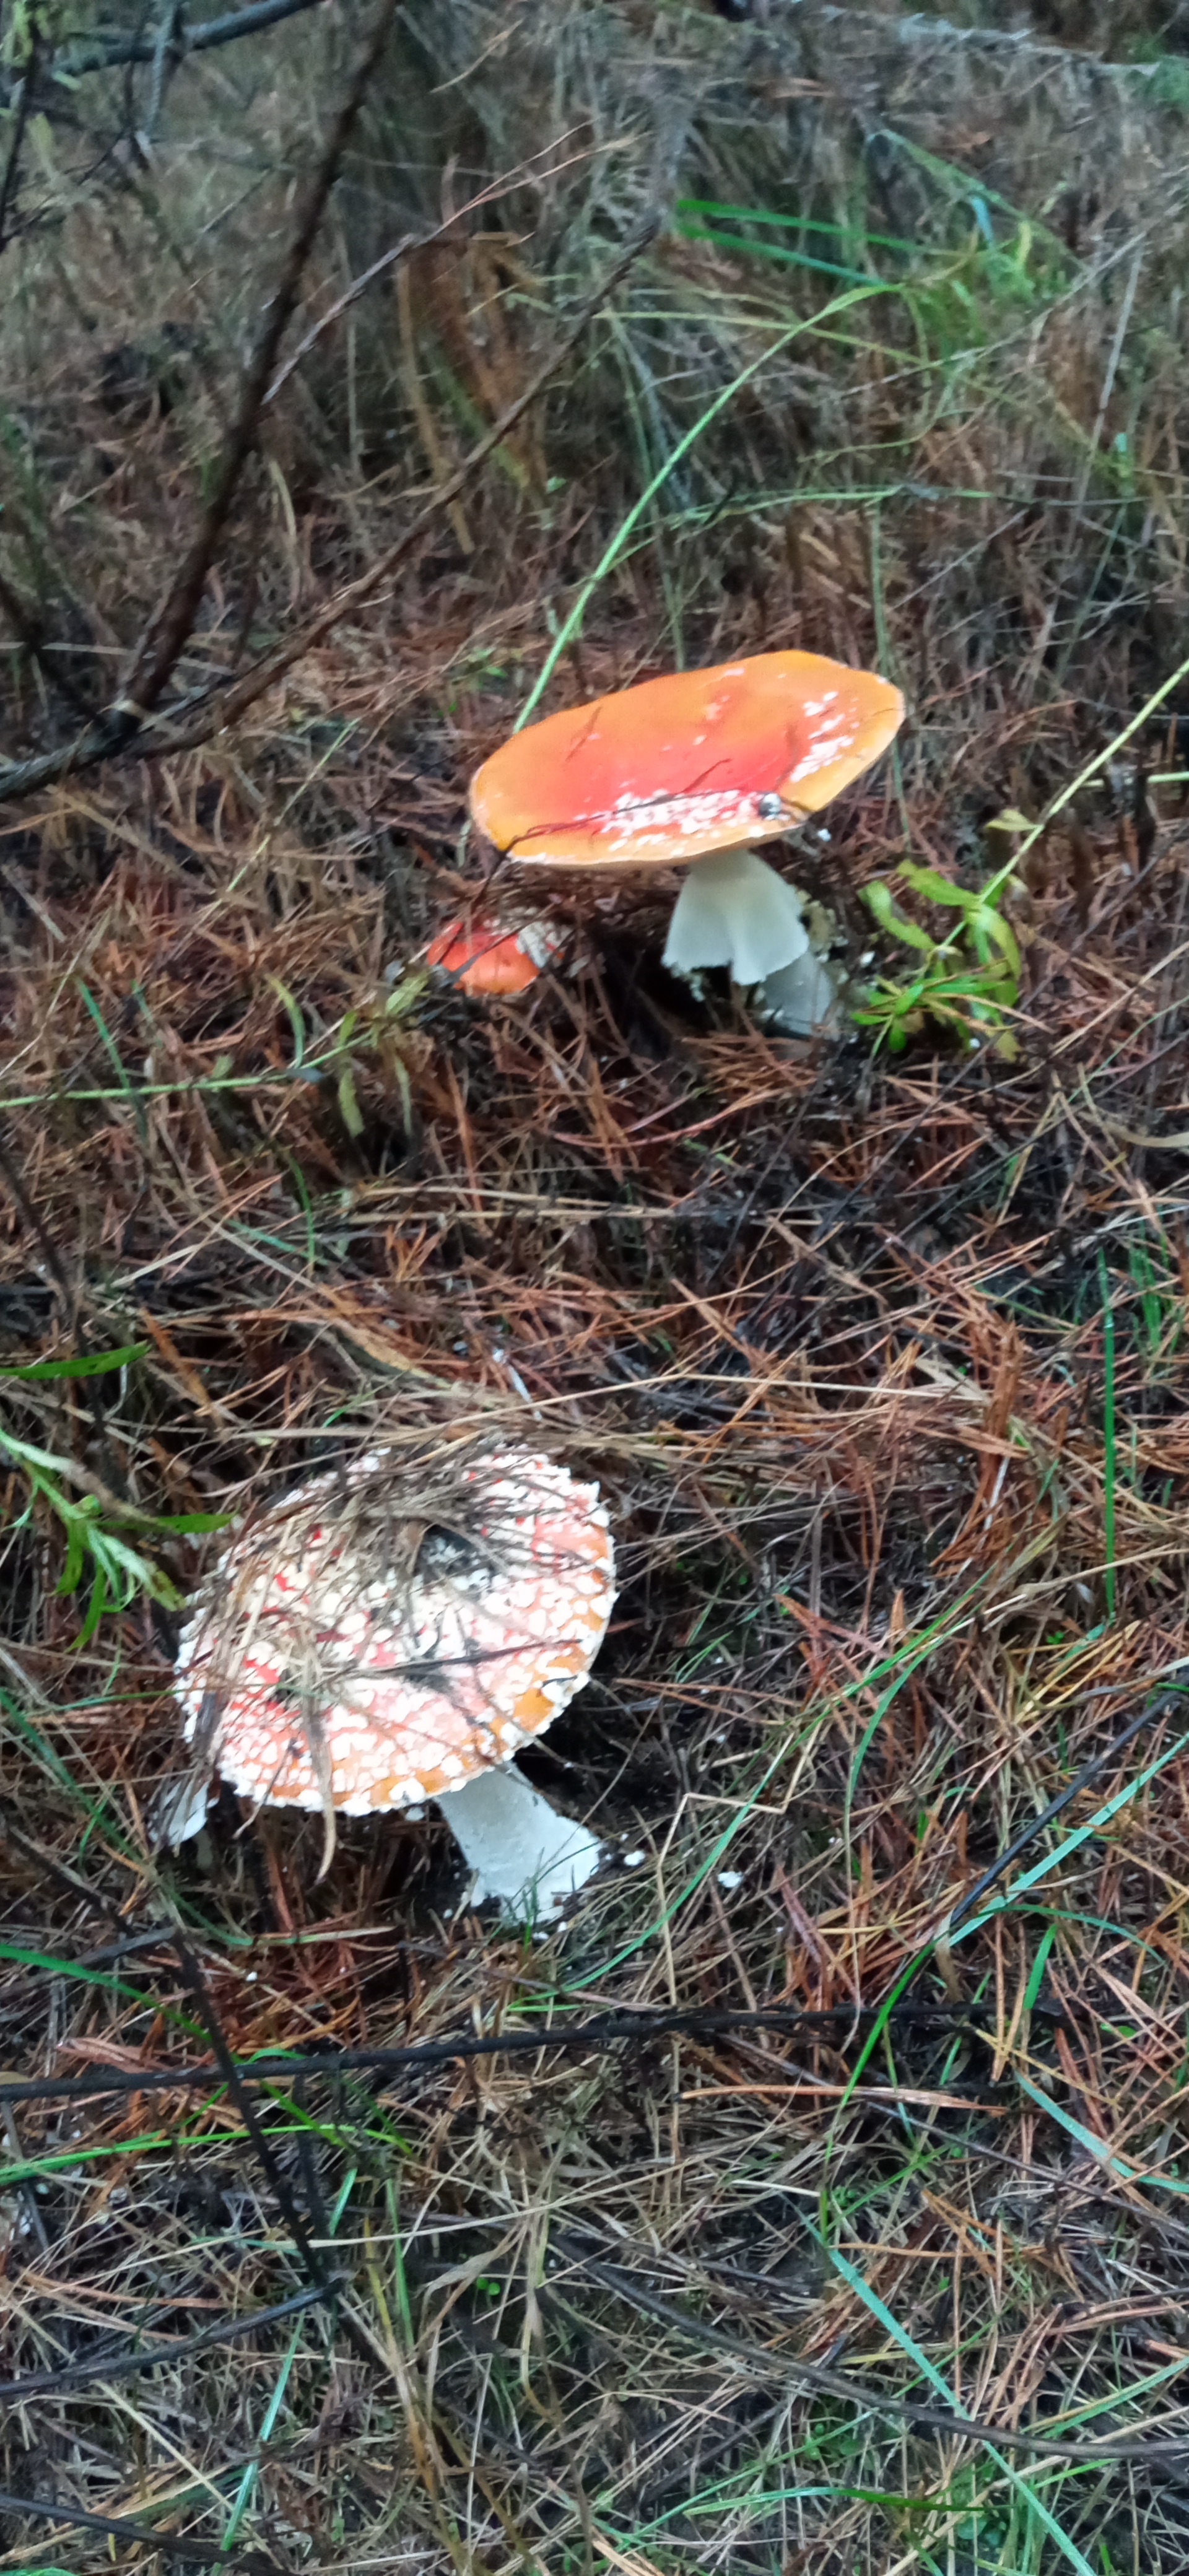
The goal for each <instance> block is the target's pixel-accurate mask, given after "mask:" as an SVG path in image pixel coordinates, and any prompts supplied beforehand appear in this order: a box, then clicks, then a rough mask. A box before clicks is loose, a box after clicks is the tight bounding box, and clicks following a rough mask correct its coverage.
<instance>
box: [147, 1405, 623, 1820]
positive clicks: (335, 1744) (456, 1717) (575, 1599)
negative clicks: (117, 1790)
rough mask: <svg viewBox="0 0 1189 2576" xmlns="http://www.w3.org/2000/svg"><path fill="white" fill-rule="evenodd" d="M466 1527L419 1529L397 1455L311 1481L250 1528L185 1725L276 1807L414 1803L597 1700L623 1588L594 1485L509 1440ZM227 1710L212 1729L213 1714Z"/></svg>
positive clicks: (183, 1645)
mask: <svg viewBox="0 0 1189 2576" xmlns="http://www.w3.org/2000/svg"><path fill="white" fill-rule="evenodd" d="M453 1516H454V1518H455V1519H456V1520H457V1522H458V1524H459V1526H458V1528H457V1529H455V1530H451V1531H448V1532H444V1533H443V1532H437V1531H436V1530H435V1528H434V1526H433V1525H432V1524H431V1526H430V1528H429V1529H428V1531H427V1530H425V1529H424V1527H423V1526H422V1525H421V1524H420V1522H419V1519H418V1514H417V1511H416V1508H414V1509H413V1510H412V1512H411V1514H410V1516H409V1517H408V1518H407V1519H406V1521H405V1524H404V1526H405V1528H406V1530H407V1531H411V1533H412V1536H413V1539H414V1549H413V1557H414V1561H413V1565H412V1570H411V1572H410V1573H408V1574H407V1575H406V1577H405V1579H404V1580H403V1582H402V1580H401V1579H400V1578H399V1576H398V1574H397V1573H396V1571H395V1565H394V1558H395V1557H399V1545H398V1544H397V1545H394V1542H399V1539H400V1533H401V1523H402V1515H401V1511H400V1502H399V1487H398V1486H394V1484H393V1481H392V1472H391V1461H390V1460H389V1459H387V1458H386V1457H385V1456H384V1455H383V1454H381V1455H378V1456H371V1457H367V1458H363V1459H361V1460H359V1461H358V1463H357V1464H356V1465H355V1466H354V1467H353V1468H352V1469H350V1470H349V1471H348V1474H347V1476H346V1479H345V1480H344V1479H342V1478H340V1477H336V1476H333V1475H331V1476H324V1477H320V1478H318V1479H317V1481H316V1482H314V1483H312V1484H310V1485H307V1486H304V1487H301V1488H299V1489H298V1490H297V1491H296V1492H294V1493H291V1494H290V1495H288V1496H287V1498H286V1499H285V1501H284V1502H283V1503H281V1504H279V1505H275V1506H274V1507H273V1508H272V1510H271V1511H268V1512H265V1513H263V1514H262V1515H261V1516H260V1518H259V1519H258V1520H257V1521H256V1522H255V1523H253V1524H252V1525H251V1526H250V1527H249V1528H248V1529H246V1530H245V1531H244V1532H243V1533H242V1534H241V1535H240V1536H239V1537H238V1538H236V1539H235V1540H234V1541H233V1543H232V1545H231V1547H230V1548H229V1549H228V1550H227V1552H226V1554H225V1555H224V1556H223V1558H222V1559H221V1560H220V1563H219V1565H218V1567H217V1568H216V1570H215V1573H214V1576H213V1578H212V1579H211V1581H210V1582H209V1583H208V1584H207V1586H206V1587H205V1589H204V1591H203V1592H202V1594H200V1596H199V1599H198V1602H197V1605H196V1608H195V1611H194V1615H193V1616H192V1618H191V1619H190V1621H189V1623H188V1625H187V1626H186V1628H185V1630H184V1631H183V1634H182V1637H181V1639H180V1642H179V1645H178V1654H177V1665H176V1671H175V1677H174V1690H175V1694H176V1696H177V1699H178V1701H179V1702H180V1705H181V1707H182V1709H183V1711H184V1712H185V1719H186V1727H185V1731H186V1736H187V1739H188V1740H189V1741H191V1742H193V1741H194V1740H195V1739H196V1738H199V1739H201V1740H202V1741H203V1744H204V1750H205V1751H206V1753H207V1754H208V1755H209V1756H210V1758H212V1759H213V1760H214V1761H215V1762H217V1764H218V1767H219V1770H220V1771H221V1773H222V1776H223V1778H224V1780H226V1781H228V1782H229V1783H230V1785H231V1787H232V1788H233V1789H236V1790H237V1791H238V1792H239V1794H240V1796H241V1797H246V1798H251V1799H252V1800H253V1801H254V1802H255V1803H256V1804H257V1805H261V1806H288V1807H303V1808H308V1809H312V1810H316V1809H317V1808H318V1807H319V1806H321V1805H323V1803H324V1799H323V1787H322V1782H321V1781H320V1778H319V1762H318V1758H317V1756H318V1751H319V1748H321V1750H322V1752H323V1753H324V1756H325V1763H326V1767H327V1769H328V1771H329V1797H330V1803H331V1805H332V1806H333V1807H334V1808H336V1809H337V1810H338V1811H339V1813H340V1814H343V1815H348V1816H362V1815H371V1814H373V1813H374V1812H376V1810H378V1809H392V1808H400V1807H406V1806H410V1805H413V1804H417V1803H419V1802H420V1801H421V1799H423V1798H437V1797H441V1796H444V1795H446V1794H447V1793H448V1792H449V1791H450V1790H452V1789H457V1788H459V1787H460V1786H461V1784H462V1782H463V1781H464V1780H468V1779H472V1778H474V1777H475V1775H476V1774H477V1773H479V1772H482V1771H487V1770H491V1769H493V1768H495V1767H498V1766H499V1765H500V1764H502V1763H506V1762H510V1761H511V1759H512V1756H513V1754H514V1753H515V1751H516V1749H517V1747H518V1745H521V1744H525V1743H528V1742H529V1741H530V1739H531V1738H532V1737H533V1736H534V1735H540V1734H543V1733H544V1730H545V1728H546V1727H547V1726H549V1725H550V1724H551V1723H552V1720H553V1719H554V1718H555V1717H556V1716H557V1714H558V1711H559V1710H560V1709H563V1708H565V1707H566V1705H567V1703H568V1702H569V1701H570V1700H571V1699H572V1698H573V1697H574V1694H575V1692H576V1691H580V1690H581V1688H582V1685H583V1683H584V1682H585V1681H586V1679H587V1676H588V1674H589V1672H590V1668H591V1665H592V1663H593V1661H594V1658H595V1655H596V1654H597V1652H598V1649H599V1647H600V1645H601V1644H602V1640H603V1636H604V1633H605V1630H606V1626H607V1621H608V1619H609V1617H610V1615H611V1607H612V1603H613V1602H614V1599H615V1575H614V1568H615V1558H614V1549H613V1545H612V1540H611V1532H610V1528H609V1525H608V1519H607V1512H606V1507H605V1505H604V1504H603V1503H601V1502H600V1500H599V1490H598V1487H597V1485H584V1484H580V1483H578V1482H577V1481H576V1480H575V1479H574V1478H573V1477H572V1476H570V1475H569V1473H568V1472H567V1470H566V1468H565V1467H563V1466H561V1465H560V1464H559V1463H558V1462H557V1460H555V1459H552V1458H546V1457H541V1456H538V1455H537V1454H535V1453H534V1452H532V1451H529V1450H525V1449H521V1448H509V1449H505V1450H500V1451H497V1452H494V1453H490V1454H488V1455H487V1456H486V1457H483V1458H480V1459H477V1460H475V1461H474V1462H473V1463H472V1464H471V1465H469V1466H467V1467H464V1468H463V1470H462V1472H461V1475H460V1477H459V1480H458V1486H457V1490H456V1510H455V1513H454V1515H453ZM211 1711H213V1723H212V1722H211V1718H210V1717H209V1716H208V1712H211Z"/></svg>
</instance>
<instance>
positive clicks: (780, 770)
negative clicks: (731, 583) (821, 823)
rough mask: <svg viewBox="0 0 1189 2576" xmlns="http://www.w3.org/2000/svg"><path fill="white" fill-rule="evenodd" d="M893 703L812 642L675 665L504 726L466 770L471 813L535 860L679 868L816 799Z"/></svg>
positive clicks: (849, 766)
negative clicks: (712, 663)
mask: <svg viewBox="0 0 1189 2576" xmlns="http://www.w3.org/2000/svg"><path fill="white" fill-rule="evenodd" d="M903 714H904V700H903V698H902V697H901V695H900V692H899V690H898V689H895V688H893V686H892V684H891V681H890V680H881V679H879V678H878V677H877V675H876V674H875V672H873V671H852V670H850V669H848V667H847V665H846V664H845V663H843V662H831V661H828V660H827V659H826V658H825V656H824V655H823V654H820V653H758V654H756V655H755V656H754V657H753V658H752V659H751V660H749V661H743V662H720V663H719V664H717V665H716V667H715V668H714V669H713V670H709V671H678V672H675V673H673V674H672V675H671V676H670V677H669V678H667V679H662V680H644V681H642V682H641V683H640V685H639V687H638V688H634V689H621V690H620V691H618V692H617V693H616V694H615V695H614V696H612V697H606V698H594V699H592V700H591V701H590V702H589V704H587V705H586V706H581V707H566V708H564V709H563V711H562V713H561V714H560V715H555V716H546V718H545V720H544V723H543V724H537V725H528V726H526V727H525V730H524V732H523V733H518V734H513V736H512V738H511V741H510V742H506V743H504V745H503V746H502V748H501V749H500V750H499V751H497V752H494V753H493V754H492V757H491V759H490V760H485V761H484V763H483V766H482V768H481V769H479V770H478V771H477V772H476V774H475V777H474V778H473V779H472V781H471V813H472V815H473V816H474V819H475V821H476V823H477V824H478V825H479V827H480V830H481V831H483V832H485V833H486V834H487V837H488V839H489V840H491V841H494V843H495V845H496V848H497V849H498V850H503V851H504V852H506V854H507V855H508V856H509V857H510V858H513V859H515V860H517V861H520V862H526V861H528V862H532V863H534V864H535V865H537V866H539V867H554V868H567V867H589V868H599V869H615V868H640V867H673V866H675V865H676V866H682V865H684V864H685V862H686V861H687V860H689V859H698V858H704V857H706V856H707V855H708V854H709V852H710V851H712V850H722V849H730V848H734V847H736V846H737V845H739V844H740V843H745V842H752V841H767V840H771V839H772V838H773V837H774V836H775V835H776V834H777V833H780V832H787V831H788V829H789V827H790V825H791V824H793V823H795V822H797V821H799V820H800V818H801V817H802V815H805V814H815V813H817V812H818V810H819V808H820V807H821V806H823V805H828V804H829V802H830V799H831V797H832V796H837V794H838V792H839V789H840V788H843V787H846V786H847V785H849V782H850V780H851V779H852V778H857V777H859V775H860V774H861V772H862V771H863V770H864V769H868V768H869V767H870V765H871V763H872V761H873V760H877V759H878V758H879V755H880V753H881V751H886V749H887V746H888V744H889V743H890V742H891V740H892V738H893V736H894V734H895V733H896V731H897V728H898V726H899V724H900V722H901V719H902V717H903Z"/></svg>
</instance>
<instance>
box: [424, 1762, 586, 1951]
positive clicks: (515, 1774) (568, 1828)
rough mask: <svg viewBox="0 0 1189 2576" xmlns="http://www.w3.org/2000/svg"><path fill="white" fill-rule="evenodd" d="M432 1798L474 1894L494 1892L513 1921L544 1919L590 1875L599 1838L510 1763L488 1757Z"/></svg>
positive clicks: (480, 1899)
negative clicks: (485, 1765) (472, 1875)
mask: <svg viewBox="0 0 1189 2576" xmlns="http://www.w3.org/2000/svg"><path fill="white" fill-rule="evenodd" d="M436 1803H437V1806H438V1807H439V1809H440V1811H441V1814H442V1816H443V1817H444V1819H445V1821H446V1823H447V1824H448V1825H449V1827H450V1831H451V1833H452V1834H453V1836H454V1839H455V1841H456V1843H457V1844H458V1846H459V1848H460V1850H461V1852H462V1856H463V1859H464V1860H465V1861H466V1862H467V1863H468V1865H469V1867H470V1868H471V1869H472V1870H474V1871H475V1872H476V1875H477V1879H478V1884H477V1886H476V1887H475V1888H474V1890H473V1893H472V1902H474V1903H476V1904H480V1905H481V1904H483V1903H484V1901H485V1899H487V1898H488V1897H494V1898H495V1899H496V1900H497V1901H498V1903H499V1906H500V1909H501V1912H502V1913H503V1914H504V1915H505V1916H506V1917H507V1918H508V1919H509V1920H510V1921H513V1922H523V1921H524V1920H525V1918H526V1917H527V1916H529V1915H534V1914H535V1915H538V1916H541V1917H542V1918H543V1919H544V1920H545V1921H548V1920H549V1918H550V1916H551V1915H552V1914H553V1912H554V1910H555V1908H556V1907H557V1906H559V1905H562V1904H564V1903H565V1900H566V1898H567V1897H570V1896H576V1895H577V1893H578V1890H579V1888H581V1887H585V1885H586V1882H587V1880H588V1878H591V1877H593V1875H594V1872H595V1870H596V1869H597V1868H598V1865H599V1861H600V1859H601V1858H602V1851H603V1846H602V1844H601V1843H599V1842H597V1841H596V1839H595V1837H594V1835H593V1834H592V1833H588V1831H587V1829H586V1826H585V1825H580V1824H576V1823H575V1821H574V1818H573V1817H572V1816H559V1815H558V1814H557V1812H556V1810H555V1809H554V1808H553V1807H551V1806H550V1804H549V1801H548V1799H547V1798H543V1797H542V1796H541V1794H540V1791H539V1790H538V1789H534V1788H533V1787H532V1785H531V1783H530V1782H529V1781H528V1780H526V1779H525V1777H524V1774H523V1772H522V1771H518V1770H516V1768H515V1766H514V1765H508V1766H506V1767H505V1766H503V1765H498V1766H497V1765H493V1766H492V1767H491V1769H490V1770H487V1771H478V1772H476V1773H475V1775H474V1777H473V1778H472V1779H470V1780H464V1782H463V1785H462V1787H461V1789H449V1790H446V1791H444V1792H441V1793H440V1794H439V1796H438V1798H437V1801H436Z"/></svg>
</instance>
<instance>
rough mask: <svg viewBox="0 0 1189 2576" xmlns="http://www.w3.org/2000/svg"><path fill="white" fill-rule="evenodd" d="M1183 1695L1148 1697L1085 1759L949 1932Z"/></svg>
mask: <svg viewBox="0 0 1189 2576" xmlns="http://www.w3.org/2000/svg"><path fill="white" fill-rule="evenodd" d="M1184 1697H1185V1691H1184V1689H1183V1688H1181V1689H1178V1688H1177V1687H1175V1686H1174V1688H1173V1689H1172V1690H1166V1691H1161V1692H1160V1693H1159V1694H1158V1695H1157V1697H1156V1698H1155V1699H1151V1700H1148V1701H1147V1702H1146V1704H1145V1706H1144V1707H1143V1708H1141V1709H1138V1710H1137V1711H1136V1714H1135V1716H1134V1717H1133V1718H1132V1719H1131V1720H1130V1723H1129V1724H1128V1725H1127V1726H1125V1727H1124V1729H1123V1732H1122V1734H1121V1735H1117V1736H1116V1737H1115V1740H1114V1742H1113V1744H1108V1745H1107V1746H1106V1749H1105V1751H1104V1752H1102V1753H1095V1754H1093V1755H1092V1756H1091V1758H1090V1760H1089V1761H1088V1762H1084V1763H1083V1764H1082V1767H1081V1770H1080V1771H1079V1772H1077V1773H1076V1774H1075V1777H1074V1778H1073V1779H1072V1780H1071V1781H1070V1783H1069V1786H1068V1788H1067V1789H1062V1791H1061V1793H1060V1795H1059V1797H1056V1798H1051V1799H1050V1800H1049V1803H1048V1806H1047V1807H1045V1808H1042V1810H1041V1813H1040V1815H1039V1816H1030V1817H1029V1820H1028V1823H1027V1824H1026V1825H1025V1826H1024V1828H1023V1831H1022V1832H1021V1833H1018V1834H1017V1835H1016V1837H1015V1840H1014V1842H1010V1843H1009V1844H1008V1846H1007V1850H1006V1851H1004V1852H1001V1853H1000V1855H999V1858H998V1860H994V1861H992V1863H991V1866H990V1868H989V1869H985V1870H984V1871H983V1874H982V1877H981V1878H976V1880H975V1882H974V1885H973V1887H971V1888H969V1889H968V1890H967V1892H966V1895H965V1896H964V1897H963V1898H962V1901H961V1903H960V1904H959V1905H955V1907H954V1910H953V1912H952V1914H951V1915H950V1917H949V1921H948V1923H947V1924H946V1932H947V1933H952V1932H955V1931H956V1930H957V1927H958V1925H959V1923H964V1922H965V1920H966V1917H967V1915H969V1914H973V1912H974V1910H975V1907H976V1906H977V1905H980V1904H981V1903H982V1900H983V1898H984V1896H986V1895H988V1894H989V1893H990V1890H991V1889H992V1888H993V1887H994V1886H995V1884H996V1882H997V1880H999V1879H1001V1878H1002V1877H1003V1876H1004V1874H1005V1872H1006V1871H1007V1870H1009V1869H1010V1868H1011V1867H1012V1864H1013V1862H1015V1861H1017V1860H1019V1859H1020V1858H1021V1857H1022V1855H1023V1853H1024V1852H1026V1851H1027V1850H1028V1848H1029V1846H1030V1844H1032V1843H1034V1842H1035V1841H1036V1839H1037V1836H1038V1834H1043V1833H1044V1831H1045V1830H1046V1827H1047V1826H1049V1825H1051V1824H1053V1823H1054V1822H1055V1820H1056V1818H1057V1817H1058V1816H1060V1815H1063V1814H1064V1812H1065V1809H1066V1808H1067V1807H1068V1806H1070V1805H1072V1803H1073V1800H1074V1799H1075V1798H1076V1797H1079V1796H1080V1794H1081V1792H1082V1790H1083V1789H1088V1788H1089V1786H1090V1783H1091V1781H1092V1780H1097V1779H1098V1778H1099V1777H1100V1775H1101V1774H1102V1772H1104V1771H1107V1770H1109V1769H1110V1766H1111V1764H1112V1762H1117V1761H1118V1758H1119V1755H1120V1754H1121V1753H1125V1752H1126V1750H1127V1747H1128V1745H1129V1744H1130V1743H1131V1742H1132V1740H1133V1738H1134V1737H1135V1736H1137V1735H1138V1734H1139V1732H1140V1729H1141V1727H1145V1726H1154V1725H1155V1723H1156V1720H1157V1719H1158V1718H1161V1717H1170V1716H1171V1715H1172V1712H1173V1710H1174V1709H1175V1708H1176V1706H1177V1704H1178V1702H1179V1701H1183V1699H1184Z"/></svg>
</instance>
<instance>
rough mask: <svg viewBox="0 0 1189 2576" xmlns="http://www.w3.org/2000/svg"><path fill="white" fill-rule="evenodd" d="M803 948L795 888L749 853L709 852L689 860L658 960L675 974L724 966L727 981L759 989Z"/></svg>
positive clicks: (804, 940) (805, 934)
mask: <svg viewBox="0 0 1189 2576" xmlns="http://www.w3.org/2000/svg"><path fill="white" fill-rule="evenodd" d="M808 946H809V933H808V931H807V929H806V927H805V923H804V921H803V919H802V917H801V897H800V895H799V894H798V893H797V892H796V889H795V888H794V887H793V886H791V885H788V884H786V882H785V879H784V878H783V877H780V876H778V875H777V873H776V870H775V868H770V867H769V866H768V864H767V861H766V860H764V859H760V858H757V857H756V854H755V851H754V850H716V851H715V852H714V854H713V856H712V857H710V858H708V859H697V860H695V862H694V865H693V866H692V867H691V869H690V871H689V874H688V876H687V877H686V880H685V883H684V885H683V886H682V889H681V892H680V894H679V895H678V897H677V901H676V903H675V905H674V907H673V918H672V920H671V921H670V923H669V936H668V938H667V940H666V942H665V959H664V962H665V964H666V966H667V967H668V968H669V970H670V972H671V973H672V974H674V975H689V974H692V973H694V972H696V970H697V968H698V967H700V966H729V967H730V970H731V979H732V982H733V983H736V984H762V983H763V982H764V981H765V978H766V977H767V976H769V975H776V974H778V973H779V972H780V971H781V969H782V968H784V967H786V966H791V965H792V964H793V963H794V960H795V959H797V958H798V957H802V956H804V954H805V951H806V949H807V948H808Z"/></svg>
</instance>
